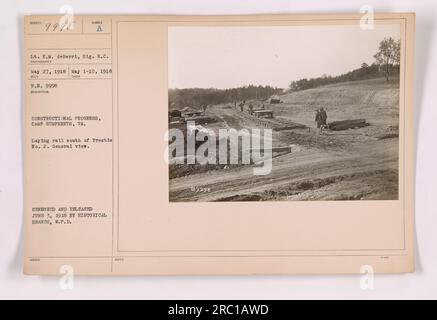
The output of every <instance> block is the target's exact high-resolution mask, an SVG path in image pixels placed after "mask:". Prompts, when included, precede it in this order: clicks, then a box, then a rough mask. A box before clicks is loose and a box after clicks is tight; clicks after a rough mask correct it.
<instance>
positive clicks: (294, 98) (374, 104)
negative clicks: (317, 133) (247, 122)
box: [271, 78, 399, 126]
mask: <svg viewBox="0 0 437 320" xmlns="http://www.w3.org/2000/svg"><path fill="white" fill-rule="evenodd" d="M398 81H399V80H398V79H397V80H391V81H390V82H387V81H385V79H384V78H379V79H371V80H362V81H349V82H342V83H337V84H332V85H327V86H323V87H318V88H314V89H308V90H303V91H297V92H293V93H289V94H285V95H282V96H280V98H281V100H282V101H283V103H281V104H279V105H274V106H271V108H273V109H274V111H275V115H276V116H282V117H287V118H293V120H294V121H296V122H300V123H303V124H306V125H309V126H313V125H314V113H315V110H316V109H318V108H320V107H323V108H325V109H326V110H327V112H328V121H329V122H330V121H337V120H346V119H354V118H355V119H356V118H365V119H366V120H368V121H369V122H370V123H373V124H380V125H396V124H397V122H398V118H399V82H398Z"/></svg>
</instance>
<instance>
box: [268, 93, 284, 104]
mask: <svg viewBox="0 0 437 320" xmlns="http://www.w3.org/2000/svg"><path fill="white" fill-rule="evenodd" d="M278 103H281V99H279V96H277V95H274V96H271V97H270V104H278Z"/></svg>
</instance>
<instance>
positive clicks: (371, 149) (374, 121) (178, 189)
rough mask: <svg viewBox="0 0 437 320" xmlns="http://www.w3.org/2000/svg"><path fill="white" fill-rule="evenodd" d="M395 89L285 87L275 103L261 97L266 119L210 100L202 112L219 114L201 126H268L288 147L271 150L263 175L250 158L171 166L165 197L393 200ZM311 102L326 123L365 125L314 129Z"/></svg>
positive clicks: (377, 84)
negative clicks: (295, 89) (363, 121)
mask: <svg viewBox="0 0 437 320" xmlns="http://www.w3.org/2000/svg"><path fill="white" fill-rule="evenodd" d="M398 88H399V85H398V83H397V82H396V81H392V82H390V83H387V82H385V81H384V79H376V80H366V81H355V82H348V83H342V84H336V85H330V86H325V87H321V88H316V89H310V90H305V91H300V92H295V93H290V94H286V95H282V96H281V97H280V98H281V100H282V101H283V102H282V103H280V104H276V105H270V104H265V108H266V109H270V110H273V112H274V118H273V119H258V118H256V117H254V116H252V115H250V114H249V113H248V111H247V110H246V109H245V110H244V111H243V112H241V111H240V110H239V108H237V109H235V108H233V107H232V105H229V104H225V105H217V106H211V107H210V108H209V110H207V113H208V114H209V115H211V116H214V117H216V118H217V119H219V121H218V122H216V123H214V124H211V125H208V124H207V125H205V126H206V127H208V128H210V129H213V130H218V129H220V128H234V129H237V130H239V129H242V128H247V129H251V128H272V129H273V147H284V146H291V148H290V152H286V153H282V154H279V155H276V156H275V157H274V158H273V162H272V171H271V173H270V174H268V175H265V176H256V175H254V174H253V166H254V165H253V164H251V165H234V166H232V165H229V166H226V165H217V166H200V165H195V166H191V167H188V165H179V167H172V166H171V167H170V178H171V179H170V182H169V187H170V201H268V200H360V199H363V200H365V199H397V198H398V149H399V146H398V145H399V138H398V129H399V127H398V123H399V107H398V105H399V89H398ZM248 103H250V102H247V103H246V108H247V105H248ZM253 104H254V106H255V108H256V107H257V102H253ZM319 107H324V108H325V109H326V110H327V112H328V122H331V121H338V120H347V119H357V118H364V119H366V120H367V121H368V122H369V124H370V125H369V126H367V127H363V128H358V129H349V130H345V131H329V130H328V131H326V132H324V133H323V134H319V133H318V132H317V130H316V129H315V124H314V116H315V110H316V109H317V108H319ZM295 124H303V125H305V126H307V127H306V128H297V127H296V128H295V127H294V125H295Z"/></svg>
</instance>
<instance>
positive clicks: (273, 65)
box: [168, 24, 400, 89]
mask: <svg viewBox="0 0 437 320" xmlns="http://www.w3.org/2000/svg"><path fill="white" fill-rule="evenodd" d="M384 37H392V38H394V39H399V38H400V26H399V24H384V25H375V28H374V29H373V30H362V29H360V27H359V25H347V26H346V25H344V26H273V27H169V30H168V67H169V70H168V77H169V88H194V87H197V88H219V89H224V88H235V87H239V86H244V85H249V84H253V85H270V86H274V87H278V88H286V87H288V86H289V84H290V82H291V81H293V80H299V79H301V78H314V77H319V76H322V75H323V74H326V75H332V76H335V75H339V74H342V73H345V72H348V71H351V70H353V69H356V68H359V67H360V66H361V63H363V62H366V63H368V64H371V63H373V62H374V60H375V59H374V58H373V55H374V54H375V53H376V52H377V50H378V45H379V42H380V41H381V40H383V39H384Z"/></svg>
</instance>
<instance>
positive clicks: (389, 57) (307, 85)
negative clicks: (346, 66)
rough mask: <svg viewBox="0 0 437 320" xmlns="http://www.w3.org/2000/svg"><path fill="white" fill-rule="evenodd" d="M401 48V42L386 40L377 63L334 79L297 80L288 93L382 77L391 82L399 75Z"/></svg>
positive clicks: (380, 45)
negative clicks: (391, 78)
mask: <svg viewBox="0 0 437 320" xmlns="http://www.w3.org/2000/svg"><path fill="white" fill-rule="evenodd" d="M400 47H401V42H400V40H394V39H393V38H391V37H389V38H385V39H384V40H382V41H381V42H380V43H379V47H378V52H377V53H376V54H375V55H374V56H373V57H374V58H375V62H374V63H372V64H371V65H368V64H367V63H362V64H361V67H360V68H358V69H355V70H352V71H350V72H347V73H344V74H341V75H338V76H334V77H332V76H328V75H323V76H321V77H317V78H310V79H307V78H303V79H299V80H295V81H292V82H291V83H290V85H289V87H288V91H289V92H294V91H299V90H306V89H311V88H315V87H319V86H324V85H327V84H333V83H339V82H345V81H354V80H366V79H373V78H380V77H385V78H386V81H389V80H390V76H391V75H393V74H395V75H396V74H399V64H400Z"/></svg>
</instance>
